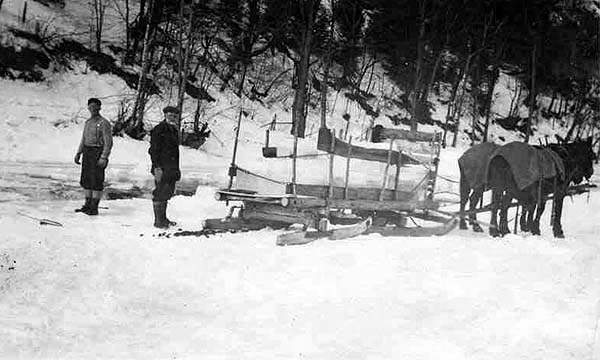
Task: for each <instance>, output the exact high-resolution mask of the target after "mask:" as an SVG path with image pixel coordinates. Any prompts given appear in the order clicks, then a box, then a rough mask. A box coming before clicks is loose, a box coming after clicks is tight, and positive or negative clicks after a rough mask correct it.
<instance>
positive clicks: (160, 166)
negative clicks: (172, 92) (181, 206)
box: [148, 106, 181, 229]
mask: <svg viewBox="0 0 600 360" xmlns="http://www.w3.org/2000/svg"><path fill="white" fill-rule="evenodd" d="M163 113H164V114H165V119H164V120H163V121H161V122H160V123H159V124H158V125H156V126H155V127H154V129H152V131H151V132H150V149H148V153H149V154H150V158H151V160H152V169H151V172H152V174H153V175H154V184H155V189H154V191H153V192H152V202H153V205H154V226H155V227H157V228H161V229H166V228H168V227H169V226H173V225H175V222H173V221H171V220H169V219H167V215H166V214H167V202H168V201H169V199H170V198H171V197H172V196H173V194H174V193H175V183H176V182H177V181H179V180H180V179H181V171H180V170H179V130H178V127H177V114H178V112H177V108H175V107H173V106H167V107H165V108H164V109H163Z"/></svg>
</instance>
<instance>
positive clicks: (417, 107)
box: [410, 0, 427, 131]
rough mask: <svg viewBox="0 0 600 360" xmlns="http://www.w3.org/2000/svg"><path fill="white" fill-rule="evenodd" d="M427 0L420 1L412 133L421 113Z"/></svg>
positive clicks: (411, 123) (416, 127)
mask: <svg viewBox="0 0 600 360" xmlns="http://www.w3.org/2000/svg"><path fill="white" fill-rule="evenodd" d="M426 3H427V0H420V6H419V9H420V10H419V21H420V24H419V38H418V40H417V64H416V65H417V66H416V71H415V80H414V81H415V82H414V85H413V94H412V104H411V106H412V113H411V117H410V131H417V129H418V127H419V115H420V112H421V104H420V95H419V93H420V88H421V85H420V84H421V72H422V68H423V61H424V57H425V51H424V50H425V49H424V46H425V6H426Z"/></svg>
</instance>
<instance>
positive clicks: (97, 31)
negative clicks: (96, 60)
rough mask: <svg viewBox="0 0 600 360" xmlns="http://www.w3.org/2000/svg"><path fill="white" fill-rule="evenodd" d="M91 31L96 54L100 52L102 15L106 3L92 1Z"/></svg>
mask: <svg viewBox="0 0 600 360" xmlns="http://www.w3.org/2000/svg"><path fill="white" fill-rule="evenodd" d="M90 6H91V8H92V19H91V24H90V27H91V30H92V33H93V36H94V40H95V42H96V52H98V53H100V52H102V30H103V27H104V13H105V12H106V3H105V2H104V0H92V2H91V3H90Z"/></svg>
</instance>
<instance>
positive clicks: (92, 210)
mask: <svg viewBox="0 0 600 360" xmlns="http://www.w3.org/2000/svg"><path fill="white" fill-rule="evenodd" d="M99 203H100V199H96V198H92V200H91V201H90V207H89V208H88V211H85V213H86V214H88V215H98V204H99Z"/></svg>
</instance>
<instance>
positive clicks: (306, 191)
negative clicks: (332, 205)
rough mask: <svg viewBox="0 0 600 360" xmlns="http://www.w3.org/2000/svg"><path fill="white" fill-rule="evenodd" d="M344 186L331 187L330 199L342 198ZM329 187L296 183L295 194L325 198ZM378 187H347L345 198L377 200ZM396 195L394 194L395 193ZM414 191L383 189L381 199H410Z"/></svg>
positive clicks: (288, 190)
mask: <svg viewBox="0 0 600 360" xmlns="http://www.w3.org/2000/svg"><path fill="white" fill-rule="evenodd" d="M345 190H346V189H345V188H344V187H341V186H334V187H333V197H332V199H344V198H346V197H345ZM328 191H329V187H328V186H325V185H308V184H296V194H297V195H305V196H313V197H318V198H326V197H327V195H328ZM286 192H287V193H290V192H291V188H290V186H288V187H287V189H286ZM379 192H380V189H377V188H363V187H348V197H347V198H346V200H379ZM395 193H396V194H397V195H396V194H395ZM414 195H415V194H414V193H410V192H408V191H396V192H395V191H394V190H391V189H385V191H384V192H383V197H382V200H383V201H389V200H410V199H412V198H413V197H414Z"/></svg>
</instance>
